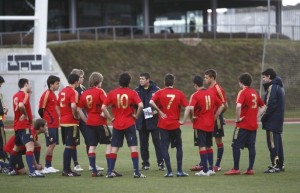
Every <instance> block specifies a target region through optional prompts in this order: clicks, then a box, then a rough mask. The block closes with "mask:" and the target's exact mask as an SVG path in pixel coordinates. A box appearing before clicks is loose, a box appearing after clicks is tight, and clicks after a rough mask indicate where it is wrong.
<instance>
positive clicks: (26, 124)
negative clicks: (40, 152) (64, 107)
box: [9, 78, 44, 177]
mask: <svg viewBox="0 0 300 193" xmlns="http://www.w3.org/2000/svg"><path fill="white" fill-rule="evenodd" d="M18 86H19V88H20V90H19V91H18V92H17V93H16V94H14V96H13V109H14V130H15V145H16V146H22V145H25V147H26V162H27V165H28V168H29V176H30V177H44V175H43V174H41V173H40V172H38V171H37V170H35V168H34V154H33V151H34V142H33V138H32V134H31V132H30V128H31V125H32V112H31V106H30V93H31V85H30V82H29V80H28V79H26V78H21V79H19V82H18ZM17 154H18V153H17V151H16V149H15V148H14V150H12V151H11V153H10V155H11V156H10V160H9V161H10V163H15V162H14V161H15V159H16V156H17Z"/></svg>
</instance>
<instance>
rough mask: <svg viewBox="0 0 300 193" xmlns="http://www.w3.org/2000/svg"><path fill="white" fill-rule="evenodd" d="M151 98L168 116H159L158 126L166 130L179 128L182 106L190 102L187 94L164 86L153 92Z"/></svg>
mask: <svg viewBox="0 0 300 193" xmlns="http://www.w3.org/2000/svg"><path fill="white" fill-rule="evenodd" d="M151 100H153V101H154V102H155V104H157V105H159V107H160V109H161V111H162V112H164V113H165V114H166V115H167V117H166V118H164V119H162V118H161V117H159V120H158V124H157V126H158V127H159V128H161V129H165V130H174V129H177V128H179V126H180V124H179V117H180V110H181V106H183V107H186V106H187V105H188V102H187V100H186V97H185V95H184V94H183V92H181V91H180V90H177V89H175V88H168V87H167V88H164V89H161V90H158V91H157V92H156V93H154V94H153V96H152V98H151Z"/></svg>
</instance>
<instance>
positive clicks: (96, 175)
mask: <svg viewBox="0 0 300 193" xmlns="http://www.w3.org/2000/svg"><path fill="white" fill-rule="evenodd" d="M102 176H104V175H103V174H102V172H101V171H99V172H97V173H94V172H92V177H102Z"/></svg>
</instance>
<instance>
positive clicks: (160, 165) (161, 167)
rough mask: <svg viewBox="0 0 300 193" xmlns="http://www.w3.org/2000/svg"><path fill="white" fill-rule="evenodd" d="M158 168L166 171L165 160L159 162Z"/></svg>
mask: <svg viewBox="0 0 300 193" xmlns="http://www.w3.org/2000/svg"><path fill="white" fill-rule="evenodd" d="M158 170H160V171H165V170H166V167H165V164H164V163H163V162H162V163H160V164H158Z"/></svg>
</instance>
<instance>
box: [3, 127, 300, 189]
mask: <svg viewBox="0 0 300 193" xmlns="http://www.w3.org/2000/svg"><path fill="white" fill-rule="evenodd" d="M233 129H234V127H233V126H231V125H228V126H226V128H225V138H224V145H225V153H224V158H223V161H222V171H221V172H220V173H217V174H216V176H211V177H197V176H195V175H194V172H190V171H189V168H190V167H191V166H192V165H194V164H196V163H198V161H199V155H198V150H197V148H196V147H194V146H193V138H192V136H193V132H192V129H191V127H189V126H184V127H182V137H183V151H184V159H183V169H184V170H185V171H187V172H188V173H189V174H190V176H189V177H187V178H177V177H174V178H164V177H163V175H164V173H165V172H162V171H158V169H157V167H156V164H155V155H154V150H153V146H152V145H150V152H151V155H150V158H151V159H150V162H151V164H152V165H151V169H150V170H149V171H144V172H143V173H144V174H145V175H147V178H146V179H134V178H133V172H132V162H131V159H130V152H129V150H128V148H127V147H124V148H122V149H121V150H120V152H119V154H118V160H117V163H116V169H117V170H118V171H119V172H121V173H122V174H123V175H124V176H123V177H121V178H113V179H106V178H103V177H100V178H92V177H91V176H90V172H89V171H87V170H85V171H84V172H82V176H81V177H77V178H67V177H62V176H61V175H60V173H59V174H51V175H47V176H46V178H43V179H32V178H29V177H28V176H6V175H5V174H0V181H1V184H2V186H1V192H24V193H26V192H30V193H34V192H39V193H40V192H43V193H48V192H49V193H50V192H51V193H53V192H62V193H65V192H74V193H75V192H76V193H77V192H89V193H91V192H105V193H109V192H122V193H127V192H128V193H135V192H147V193H152V192H153V193H159V192H163V193H164V192H172V193H195V192H200V191H201V192H222V193H224V192H225V193H226V192H228V193H232V192H238V193H244V192H265V193H266V192H270V193H271V192H272V193H274V192H288V193H293V192H295V193H296V192H299V177H300V167H299V160H300V154H299V148H298V145H299V124H294V125H285V128H284V134H283V141H284V149H285V160H286V161H285V166H286V172H284V173H279V174H264V173H263V171H264V170H265V169H266V167H267V166H268V165H269V162H270V161H269V153H268V150H267V145H266V140H265V132H264V131H262V130H259V131H258V134H257V143H256V153H257V154H256V161H255V166H254V169H255V172H256V173H255V175H253V176H243V175H240V176H224V175H223V173H224V171H226V170H228V169H231V168H232V166H233V159H232V151H231V147H230V145H231V136H232V132H233ZM11 134H12V132H10V131H9V132H7V136H10V135H11ZM40 142H41V143H42V144H43V146H42V155H41V158H42V159H41V161H42V163H43V162H44V161H43V157H44V153H43V150H45V147H44V137H43V136H40ZM62 151H63V146H62V145H59V146H57V149H55V153H54V157H53V165H54V166H55V167H57V168H58V169H60V170H61V169H62ZM170 153H171V163H172V166H173V170H174V171H176V158H175V150H174V149H171V150H170ZM78 156H79V161H80V164H81V165H82V167H83V168H84V169H87V168H88V159H87V156H86V155H85V151H84V145H81V146H79V148H78ZM97 160H98V161H97V162H98V164H99V165H100V166H102V167H105V168H106V164H105V163H106V162H105V159H104V146H100V147H98V150H97ZM24 161H25V159H24ZM247 165H248V150H247V149H245V150H242V152H241V161H240V168H241V170H242V171H243V170H245V169H246V168H247Z"/></svg>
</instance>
